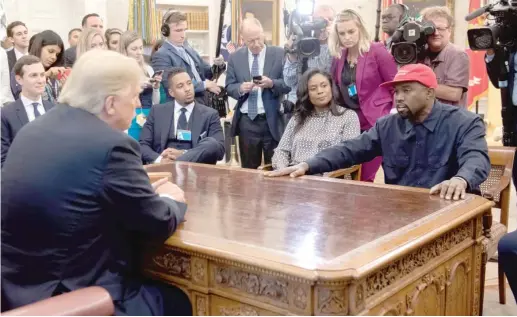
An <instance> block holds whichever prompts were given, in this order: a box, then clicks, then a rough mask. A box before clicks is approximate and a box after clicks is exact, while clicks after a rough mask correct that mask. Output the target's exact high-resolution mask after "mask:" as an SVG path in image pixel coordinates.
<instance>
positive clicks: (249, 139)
mask: <svg viewBox="0 0 517 317" xmlns="http://www.w3.org/2000/svg"><path fill="white" fill-rule="evenodd" d="M238 124H239V151H240V154H241V155H240V156H241V166H242V167H244V168H252V169H257V168H258V167H259V166H260V165H261V164H262V152H264V164H271V158H272V157H273V151H274V150H275V148H276V147H277V145H278V142H277V141H276V140H275V139H273V136H272V135H271V132H270V131H269V126H268V124H267V119H266V115H265V114H262V115H258V116H257V117H256V118H255V120H251V119H250V118H249V117H248V115H247V114H245V113H243V114H242V115H241V117H240V119H239V123H238Z"/></svg>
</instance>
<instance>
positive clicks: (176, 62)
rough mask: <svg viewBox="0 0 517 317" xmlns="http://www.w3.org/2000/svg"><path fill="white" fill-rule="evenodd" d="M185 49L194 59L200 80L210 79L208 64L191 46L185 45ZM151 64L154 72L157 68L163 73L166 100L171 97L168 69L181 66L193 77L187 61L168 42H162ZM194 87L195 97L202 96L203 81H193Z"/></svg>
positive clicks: (210, 72) (203, 89)
mask: <svg viewBox="0 0 517 317" xmlns="http://www.w3.org/2000/svg"><path fill="white" fill-rule="evenodd" d="M184 48H185V51H186V52H187V53H188V54H189V55H190V57H191V58H192V60H193V61H194V64H195V67H196V70H197V72H198V73H199V76H200V77H201V80H203V81H205V80H207V79H212V77H213V73H212V69H211V67H210V65H208V64H207V63H206V62H205V61H204V60H203V59H202V58H201V56H199V54H198V53H197V52H196V51H194V49H192V47H190V46H188V45H185V46H184ZM151 65H152V67H153V69H154V71H155V72H157V71H159V70H163V71H164V73H163V75H162V78H163V79H162V84H163V86H164V87H165V91H166V94H167V101H171V100H172V97H171V95H170V94H169V82H168V78H167V77H168V76H169V72H170V69H171V68H172V67H182V68H184V69H185V70H186V71H187V73H188V74H189V75H190V78H192V79H194V73H192V70H191V68H190V66H189V64H188V62H187V61H186V60H185V59H183V57H181V55H180V53H179V52H178V51H177V50H176V48H175V47H174V46H172V45H171V44H170V43H169V42H167V41H166V42H164V43H163V45H162V47H160V49H159V50H158V51H156V53H154V55H153V56H152V57H151ZM194 89H195V92H196V97H204V95H205V88H204V85H203V83H201V82H200V83H195V84H194Z"/></svg>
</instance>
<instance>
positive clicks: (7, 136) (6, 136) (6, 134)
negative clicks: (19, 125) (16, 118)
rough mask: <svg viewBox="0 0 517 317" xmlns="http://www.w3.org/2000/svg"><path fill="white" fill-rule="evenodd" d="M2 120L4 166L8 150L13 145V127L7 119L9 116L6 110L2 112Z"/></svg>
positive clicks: (0, 114) (0, 113)
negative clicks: (11, 127)
mask: <svg viewBox="0 0 517 317" xmlns="http://www.w3.org/2000/svg"><path fill="white" fill-rule="evenodd" d="M0 116H1V121H2V135H1V139H2V164H1V165H2V167H3V166H4V162H5V159H6V157H7V152H8V151H9V147H10V146H11V141H12V135H11V129H10V127H9V122H8V121H7V117H6V115H5V111H1V112H0Z"/></svg>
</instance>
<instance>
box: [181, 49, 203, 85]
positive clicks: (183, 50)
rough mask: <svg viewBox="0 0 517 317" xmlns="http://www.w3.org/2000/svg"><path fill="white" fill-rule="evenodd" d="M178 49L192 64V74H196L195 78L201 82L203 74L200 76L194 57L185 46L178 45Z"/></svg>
mask: <svg viewBox="0 0 517 317" xmlns="http://www.w3.org/2000/svg"><path fill="white" fill-rule="evenodd" d="M178 51H179V52H180V55H181V57H182V58H183V59H184V60H185V61H186V62H187V63H188V64H189V65H190V69H191V70H192V74H194V79H195V80H196V81H197V82H201V81H202V80H201V76H199V73H198V71H197V69H196V65H195V63H194V61H193V60H192V58H191V57H190V56H189V55H188V53H187V51H186V50H185V48H184V47H178Z"/></svg>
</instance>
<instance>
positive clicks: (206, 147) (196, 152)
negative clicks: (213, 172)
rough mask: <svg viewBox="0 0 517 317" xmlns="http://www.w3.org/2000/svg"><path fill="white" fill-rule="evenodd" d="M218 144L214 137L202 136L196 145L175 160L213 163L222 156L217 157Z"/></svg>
mask: <svg viewBox="0 0 517 317" xmlns="http://www.w3.org/2000/svg"><path fill="white" fill-rule="evenodd" d="M218 151H219V144H218V143H217V141H216V140H215V139H214V138H210V137H208V138H204V139H203V140H201V141H199V143H198V144H197V146H196V147H195V148H193V149H190V150H188V151H187V153H185V154H183V155H181V156H180V157H178V158H177V159H176V160H177V161H182V162H192V163H203V164H215V163H217V161H218V160H219V159H221V158H222V157H218Z"/></svg>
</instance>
